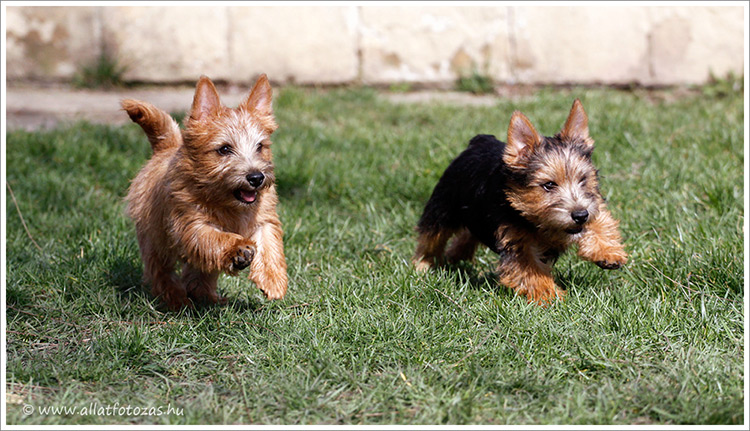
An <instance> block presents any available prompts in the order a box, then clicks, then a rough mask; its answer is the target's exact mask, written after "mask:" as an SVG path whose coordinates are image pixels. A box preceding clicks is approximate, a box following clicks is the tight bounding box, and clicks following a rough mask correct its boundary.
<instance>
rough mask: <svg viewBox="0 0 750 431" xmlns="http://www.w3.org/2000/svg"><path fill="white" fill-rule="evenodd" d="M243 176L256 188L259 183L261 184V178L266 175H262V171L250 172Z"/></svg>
mask: <svg viewBox="0 0 750 431" xmlns="http://www.w3.org/2000/svg"><path fill="white" fill-rule="evenodd" d="M245 178H246V179H247V182H248V183H250V185H251V186H253V187H255V188H258V187H260V185H261V184H263V180H264V179H265V178H266V176H265V175H263V173H262V172H253V173H252V174H247V176H246V177H245Z"/></svg>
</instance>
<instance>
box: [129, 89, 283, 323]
mask: <svg viewBox="0 0 750 431" xmlns="http://www.w3.org/2000/svg"><path fill="white" fill-rule="evenodd" d="M271 99H272V90H271V86H270V84H269V83H268V79H267V78H266V76H265V75H262V76H261V77H260V78H259V79H258V81H257V82H256V84H255V86H254V87H253V89H252V91H251V92H250V94H249V95H248V96H247V98H246V99H245V100H243V101H242V103H240V106H239V107H238V108H235V109H229V108H226V107H224V106H222V105H221V103H220V101H219V95H218V93H217V91H216V88H215V87H214V85H213V83H212V82H211V81H210V80H209V79H208V78H207V77H205V76H204V77H201V79H200V80H199V81H198V84H197V86H196V91H195V96H194V99H193V104H192V107H191V110H190V115H189V117H188V118H187V119H186V121H185V130H184V131H183V132H182V133H181V132H180V129H179V127H178V126H177V123H175V121H174V120H173V119H172V118H171V117H170V116H169V115H168V114H167V113H165V112H164V111H162V110H160V109H158V108H155V107H154V106H153V105H151V104H149V103H146V102H141V101H136V100H124V101H123V102H122V107H123V108H124V109H125V111H126V112H127V113H128V115H129V116H130V118H131V119H132V120H133V121H134V122H136V123H137V124H139V125H140V126H141V128H142V129H143V130H144V132H145V133H146V136H147V137H148V139H149V141H150V142H151V146H152V148H153V152H154V154H153V156H152V158H151V159H150V160H149V161H148V162H147V163H146V165H145V166H144V167H143V169H142V170H141V171H140V173H138V175H137V176H136V177H135V179H134V180H133V182H132V184H131V186H130V189H129V191H128V195H127V202H128V214H129V215H130V217H131V218H132V219H133V220H134V222H135V227H136V232H137V236H138V244H139V247H140V250H141V256H142V259H143V263H144V278H145V279H146V281H147V282H148V283H150V284H151V291H152V293H153V295H155V296H157V297H160V298H161V299H162V301H163V302H164V303H165V304H166V305H167V306H168V307H169V308H170V309H179V308H181V307H184V306H192V305H193V303H195V302H197V303H209V304H211V303H217V302H221V303H223V302H225V299H224V298H222V297H221V296H219V294H218V292H217V289H216V284H217V280H218V277H219V274H220V273H222V272H224V273H228V274H231V275H235V274H237V273H238V272H239V271H240V270H242V269H244V268H245V267H247V266H250V275H249V278H250V279H251V280H253V281H254V282H255V284H256V285H257V286H258V287H259V288H260V289H261V290H262V291H263V292H264V293H265V295H266V296H267V297H268V298H269V299H280V298H282V297H283V296H284V294H285V293H286V289H287V274H286V260H285V257H284V248H283V241H282V237H283V232H282V229H281V223H280V221H279V218H278V216H277V214H276V205H277V203H278V199H277V195H276V188H275V184H274V180H275V177H274V166H273V160H272V159H273V158H272V153H271V148H270V146H271V140H270V136H271V134H272V133H273V131H274V130H276V128H277V125H276V122H275V119H274V117H273V112H272V109H271ZM227 148H229V149H230V150H231V151H230V150H227V151H225V150H226V149H227ZM251 175H255V176H262V177H263V178H264V179H263V183H262V184H260V185H258V186H257V187H256V186H254V185H252V184H251V183H250V176H251ZM178 263H181V271H180V272H179V274H178V273H177V271H176V269H177V265H178Z"/></svg>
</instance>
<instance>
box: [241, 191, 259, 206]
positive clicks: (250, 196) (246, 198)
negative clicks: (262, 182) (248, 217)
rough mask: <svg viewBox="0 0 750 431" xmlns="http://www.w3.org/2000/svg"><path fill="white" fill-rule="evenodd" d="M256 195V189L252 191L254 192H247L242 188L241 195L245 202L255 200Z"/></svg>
mask: <svg viewBox="0 0 750 431" xmlns="http://www.w3.org/2000/svg"><path fill="white" fill-rule="evenodd" d="M256 196H257V193H256V192H254V191H252V192H246V191H244V190H240V197H241V198H242V200H243V201H245V202H247V203H249V204H250V203H253V202H255V197H256Z"/></svg>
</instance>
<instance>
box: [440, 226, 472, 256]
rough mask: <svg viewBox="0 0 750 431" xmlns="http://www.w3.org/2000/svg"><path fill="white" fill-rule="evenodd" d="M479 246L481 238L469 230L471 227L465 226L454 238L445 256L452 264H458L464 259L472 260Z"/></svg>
mask: <svg viewBox="0 0 750 431" xmlns="http://www.w3.org/2000/svg"><path fill="white" fill-rule="evenodd" d="M477 246H479V240H478V239H477V238H476V237H475V236H474V235H472V233H471V232H469V229H466V228H463V229H461V231H459V232H458V233H457V234H456V237H455V238H453V241H452V242H451V244H450V246H449V247H448V250H447V251H446V252H445V258H446V260H447V261H448V263H450V264H456V263H458V262H460V261H462V260H471V259H473V258H474V253H475V252H476V251H477Z"/></svg>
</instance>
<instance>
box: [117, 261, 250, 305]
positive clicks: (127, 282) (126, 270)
mask: <svg viewBox="0 0 750 431" xmlns="http://www.w3.org/2000/svg"><path fill="white" fill-rule="evenodd" d="M107 276H108V278H109V283H110V285H112V286H114V287H115V289H116V290H117V292H118V294H119V296H120V298H121V300H122V301H124V302H134V303H142V304H143V303H148V302H152V301H153V302H154V306H155V308H156V309H157V310H159V311H162V312H169V310H168V309H167V308H166V307H165V306H164V305H163V304H161V303H160V301H156V300H155V298H153V297H152V296H151V293H150V292H149V287H148V286H146V285H145V284H144V282H143V269H142V267H141V266H140V264H139V262H136V261H133V260H132V259H127V258H117V259H115V260H114V261H113V262H111V263H110V265H109V268H108V270H107ZM219 290H220V291H219V293H220V294H221V289H219ZM217 308H219V309H227V310H232V311H234V312H237V313H242V312H246V311H250V312H257V311H259V310H260V309H261V308H263V304H261V303H260V302H259V301H257V300H254V299H252V298H242V297H228V298H227V304H226V305H206V304H196V306H195V308H194V309H191V310H188V312H187V314H188V315H189V316H191V317H198V318H200V317H203V316H205V314H206V313H207V312H210V311H211V310H214V309H217Z"/></svg>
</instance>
